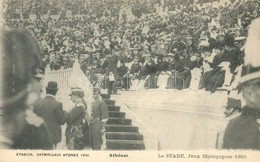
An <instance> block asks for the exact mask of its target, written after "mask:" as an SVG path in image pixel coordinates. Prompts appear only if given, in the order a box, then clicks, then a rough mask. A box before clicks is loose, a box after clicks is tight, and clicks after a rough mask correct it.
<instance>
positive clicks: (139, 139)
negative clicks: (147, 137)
mask: <svg viewBox="0 0 260 162" xmlns="http://www.w3.org/2000/svg"><path fill="white" fill-rule="evenodd" d="M101 96H102V98H103V100H104V101H105V102H106V103H107V106H108V113H109V117H108V121H107V125H106V132H105V136H106V146H107V150H144V149H145V144H144V141H143V135H142V134H140V133H139V129H138V127H136V126H132V125H131V124H132V120H131V119H127V118H125V115H126V114H125V113H124V112H120V106H116V105H115V101H114V100H110V95H108V94H101Z"/></svg>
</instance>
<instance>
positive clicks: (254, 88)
mask: <svg viewBox="0 0 260 162" xmlns="http://www.w3.org/2000/svg"><path fill="white" fill-rule="evenodd" d="M259 25H260V18H258V19H256V20H254V21H253V23H252V24H251V26H250V28H249V35H248V38H247V42H246V45H245V63H244V68H243V70H242V76H241V78H240V84H239V86H238V88H239V90H240V91H242V94H243V98H244V100H245V106H244V107H243V108H242V113H241V115H240V116H238V117H236V118H233V119H231V120H230V121H229V123H228V125H227V127H226V129H225V132H224V137H223V141H220V142H223V143H222V148H224V149H250V150H260V129H259V128H260V100H259V99H260V57H259V56H260V55H259V54H260V53H259V51H260V50H259V46H260V37H259V34H260V30H259ZM220 144H221V143H220ZM218 146H219V145H218Z"/></svg>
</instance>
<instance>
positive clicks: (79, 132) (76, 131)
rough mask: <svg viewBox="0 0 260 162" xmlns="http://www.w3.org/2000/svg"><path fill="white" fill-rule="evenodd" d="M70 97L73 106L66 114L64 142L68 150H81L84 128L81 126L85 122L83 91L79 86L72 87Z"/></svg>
mask: <svg viewBox="0 0 260 162" xmlns="http://www.w3.org/2000/svg"><path fill="white" fill-rule="evenodd" d="M70 97H71V101H72V102H73V103H74V106H73V108H72V109H71V110H70V111H69V112H68V115H67V128H66V132H65V136H66V144H67V145H68V149H69V150H82V149H83V148H84V139H83V138H84V130H83V129H82V128H83V126H84V125H85V124H86V123H85V122H86V121H85V113H86V111H85V106H86V103H85V102H84V101H83V97H84V92H83V90H82V89H81V88H72V89H71V94H70Z"/></svg>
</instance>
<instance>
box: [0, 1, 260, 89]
mask: <svg viewBox="0 0 260 162" xmlns="http://www.w3.org/2000/svg"><path fill="white" fill-rule="evenodd" d="M3 3H4V4H5V5H4V19H5V23H4V28H6V29H8V28H26V29H28V30H29V31H30V32H31V33H33V35H34V36H35V37H36V39H37V40H38V43H39V45H40V47H41V51H42V59H43V62H44V67H43V68H42V70H43V71H44V69H45V67H46V66H50V68H51V70H58V69H66V68H69V67H72V64H73V62H74V60H75V59H79V62H80V64H81V68H82V70H83V72H84V73H85V74H86V75H87V76H88V77H89V79H90V80H91V81H92V83H93V84H95V85H96V86H97V85H98V84H99V86H103V87H104V88H107V87H106V85H108V89H109V93H116V89H126V90H128V89H132V90H137V89H143V88H174V89H186V88H194V87H195V88H199V89H203V88H205V89H206V90H208V91H211V92H214V91H215V90H216V89H217V88H219V87H223V86H225V87H228V86H230V84H231V83H232V81H233V80H234V77H233V76H236V74H237V68H238V67H239V66H240V65H241V64H243V62H242V60H243V50H242V49H243V44H244V41H245V38H246V37H247V29H248V25H249V24H250V22H251V20H253V19H255V18H257V17H259V15H260V10H259V9H260V6H259V3H260V2H259V1H257V0H237V1H234V2H233V1H232V3H225V4H221V5H220V4H219V3H218V2H216V1H213V2H211V3H196V2H194V1H193V0H185V1H169V0H165V1H157V0H153V1H152V0H151V1H148V0H146V1H142V0H133V1H127V0H111V1H107V0H97V1H84V0H74V1H72V0H60V1H55V0H49V1H39V0H24V1H22V2H21V1H15V0H5V1H4V2H3ZM226 63H228V64H226ZM118 81H119V82H120V83H119V82H118ZM106 83H107V84H106ZM111 86H112V87H111ZM115 87H116V88H115Z"/></svg>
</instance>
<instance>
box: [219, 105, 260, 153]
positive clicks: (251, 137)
mask: <svg viewBox="0 0 260 162" xmlns="http://www.w3.org/2000/svg"><path fill="white" fill-rule="evenodd" d="M259 118H260V110H259V109H254V108H249V107H244V108H243V109H242V114H241V115H240V116H239V117H236V118H234V119H232V120H230V122H229V124H228V125H227V128H226V130H225V133H224V139H223V148H224V149H253V150H260V130H259V125H260V124H259V121H257V120H259Z"/></svg>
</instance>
